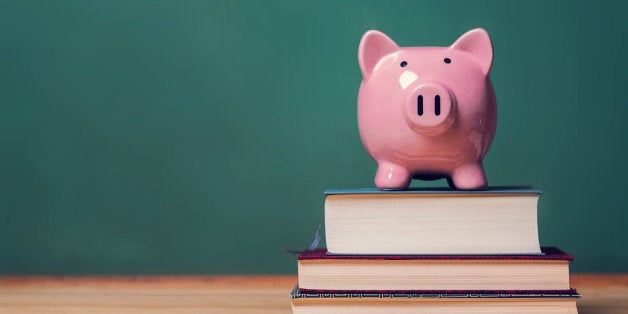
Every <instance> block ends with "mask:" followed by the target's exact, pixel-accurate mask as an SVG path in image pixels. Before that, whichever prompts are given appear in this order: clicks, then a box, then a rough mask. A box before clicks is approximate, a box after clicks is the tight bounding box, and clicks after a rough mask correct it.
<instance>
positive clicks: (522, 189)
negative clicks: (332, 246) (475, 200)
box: [325, 186, 541, 195]
mask: <svg viewBox="0 0 628 314" xmlns="http://www.w3.org/2000/svg"><path fill="white" fill-rule="evenodd" d="M343 194H443V195H447V194H457V195H491V194H537V195H540V194H541V191H540V190H537V189H535V188H534V187H531V186H489V187H487V188H484V189H481V190H456V189H451V188H409V189H407V190H380V189H377V188H358V189H328V190H326V191H325V195H343Z"/></svg>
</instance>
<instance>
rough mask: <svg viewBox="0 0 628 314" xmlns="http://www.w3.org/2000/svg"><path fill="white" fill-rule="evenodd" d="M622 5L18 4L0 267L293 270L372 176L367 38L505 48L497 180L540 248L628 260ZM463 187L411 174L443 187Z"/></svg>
mask: <svg viewBox="0 0 628 314" xmlns="http://www.w3.org/2000/svg"><path fill="white" fill-rule="evenodd" d="M627 9H628V7H627V5H626V4H625V2H622V1H612V2H606V1H531V2H530V1H526V2H515V1H140V0H136V1H113V0H112V1H78V0H77V1H0V106H1V107H0V108H1V112H0V191H1V192H0V214H1V216H0V217H1V218H0V273H5V274H86V273H93V274H112V273H117V274H157V273H294V272H296V261H295V258H294V257H293V256H291V255H289V254H287V253H285V252H284V251H283V248H292V249H299V248H302V247H304V246H307V245H309V243H310V242H311V241H312V238H313V236H314V232H315V230H316V226H317V225H318V224H319V223H321V222H322V221H323V200H324V197H323V191H324V190H325V189H327V188H354V187H372V186H373V184H372V180H373V175H374V172H375V164H374V162H373V161H372V160H371V159H370V158H369V157H368V155H367V154H366V152H365V151H364V149H363V147H362V144H361V142H360V138H359V135H358V130H357V122H356V99H357V90H358V86H359V84H360V80H361V77H360V71H359V68H358V65H357V46H358V43H359V40H360V38H361V36H362V34H363V33H364V32H365V31H367V30H369V29H379V30H381V31H384V32H385V33H387V34H388V35H389V36H391V37H392V38H393V39H395V41H397V43H399V44H400V45H402V46H411V45H437V46H445V45H449V44H450V43H451V42H453V41H454V40H455V39H456V38H457V37H458V36H460V35H461V34H462V33H464V32H466V31H467V30H469V29H472V28H475V27H483V28H485V29H487V30H488V32H489V33H490V34H491V36H492V39H493V43H494V47H495V62H494V66H493V72H492V81H493V84H494V86H495V90H496V93H497V98H498V130H497V135H496V137H495V141H494V143H493V146H492V148H491V150H490V151H489V153H488V156H487V157H486V159H485V166H486V171H487V175H488V178H489V181H490V183H491V184H492V185H533V186H535V187H536V188H538V189H541V190H542V191H543V193H544V194H543V195H542V197H541V201H540V204H539V206H540V208H539V221H540V236H541V243H542V245H552V246H558V247H561V248H562V249H564V250H565V251H567V252H569V253H571V254H573V255H575V256H576V261H575V262H574V264H573V268H572V270H573V271H576V272H626V271H628V250H627V249H626V242H628V231H627V230H628V228H626V221H628V205H627V204H628V193H627V192H626V191H627V190H628V183H627V180H626V176H627V175H628V170H627V168H628V167H627V166H626V160H628V150H627V146H628V144H627V143H628V141H627V140H626V139H625V136H626V135H628V123H627V122H626V121H627V118H626V117H627V116H628V105H627V101H626V91H627V90H628V88H627V86H628V78H627V73H628V68H627V65H628V61H627V59H628V58H627V57H626V55H627V48H628V41H627V40H626V33H627V31H628V24H627V22H626V18H625V14H626V12H627ZM445 184H446V183H445V182H444V181H436V182H433V183H424V182H423V183H422V182H417V183H414V185H415V186H420V185H428V186H434V185H436V186H439V185H445Z"/></svg>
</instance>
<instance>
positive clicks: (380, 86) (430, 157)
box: [358, 29, 497, 190]
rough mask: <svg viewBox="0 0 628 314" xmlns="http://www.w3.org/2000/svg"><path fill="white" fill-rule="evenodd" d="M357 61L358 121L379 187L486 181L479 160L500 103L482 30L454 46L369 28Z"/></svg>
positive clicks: (473, 185) (468, 185)
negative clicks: (412, 43) (399, 39)
mask: <svg viewBox="0 0 628 314" xmlns="http://www.w3.org/2000/svg"><path fill="white" fill-rule="evenodd" d="M358 60H359V64H360V70H361V71H362V78H363V79H362V84H361V85H360V92H359V94H358V127H359V130H360V137H361V139H362V143H363V144H364V147H365V148H366V150H367V151H368V153H369V154H370V155H371V157H372V158H373V159H374V160H375V162H377V165H378V167H377V173H376V174H375V185H376V186H377V187H378V188H379V189H386V190H403V189H407V188H408V186H409V185H410V182H411V180H412V179H413V178H417V179H424V180H431V179H439V178H447V179H448V182H449V184H450V185H451V186H452V187H454V188H457V189H481V188H483V187H486V186H487V180H486V175H485V174H484V168H483V166H482V159H483V158H484V156H485V155H486V152H487V150H488V149H489V147H490V145H491V142H492V141H493V136H494V135H495V127H496V117H497V104H496V100H495V92H494V91H493V86H492V84H491V81H490V79H489V74H490V71H491V65H492V63H493V46H492V44H491V39H490V37H489V36H488V33H487V32H486V31H485V30H483V29H474V30H471V31H469V32H467V33H465V34H464V35H462V36H461V37H460V38H458V39H457V40H456V41H455V42H454V43H453V44H452V45H451V46H449V47H405V48H401V47H399V46H398V45H397V44H396V43H395V42H394V41H393V40H392V39H390V38H389V37H388V36H386V35H385V34H384V33H382V32H379V31H376V30H371V31H368V32H366V33H365V34H364V36H363V37H362V40H361V42H360V47H359V51H358Z"/></svg>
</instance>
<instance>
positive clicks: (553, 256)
mask: <svg viewBox="0 0 628 314" xmlns="http://www.w3.org/2000/svg"><path fill="white" fill-rule="evenodd" d="M541 252H542V254H534V255H340V254H327V249H325V248H319V249H316V250H314V251H312V252H301V253H299V256H298V259H299V260H315V259H325V260H334V259H339V260H349V259H351V260H540V261H552V260H554V261H573V256H571V255H569V254H567V253H565V252H563V251H561V250H560V249H558V248H556V247H548V246H545V247H541Z"/></svg>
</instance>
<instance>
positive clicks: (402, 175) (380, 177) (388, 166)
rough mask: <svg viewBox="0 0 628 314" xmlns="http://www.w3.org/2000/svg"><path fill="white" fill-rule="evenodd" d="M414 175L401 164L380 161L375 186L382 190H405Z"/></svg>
mask: <svg viewBox="0 0 628 314" xmlns="http://www.w3.org/2000/svg"><path fill="white" fill-rule="evenodd" d="M410 180H412V175H411V174H410V172H409V171H408V170H407V169H406V168H404V167H401V166H399V165H396V164H393V163H391V162H387V161H380V162H379V164H378V166H377V174H376V175H375V186H377V188H378V189H380V190H405V189H407V188H408V186H410Z"/></svg>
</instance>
